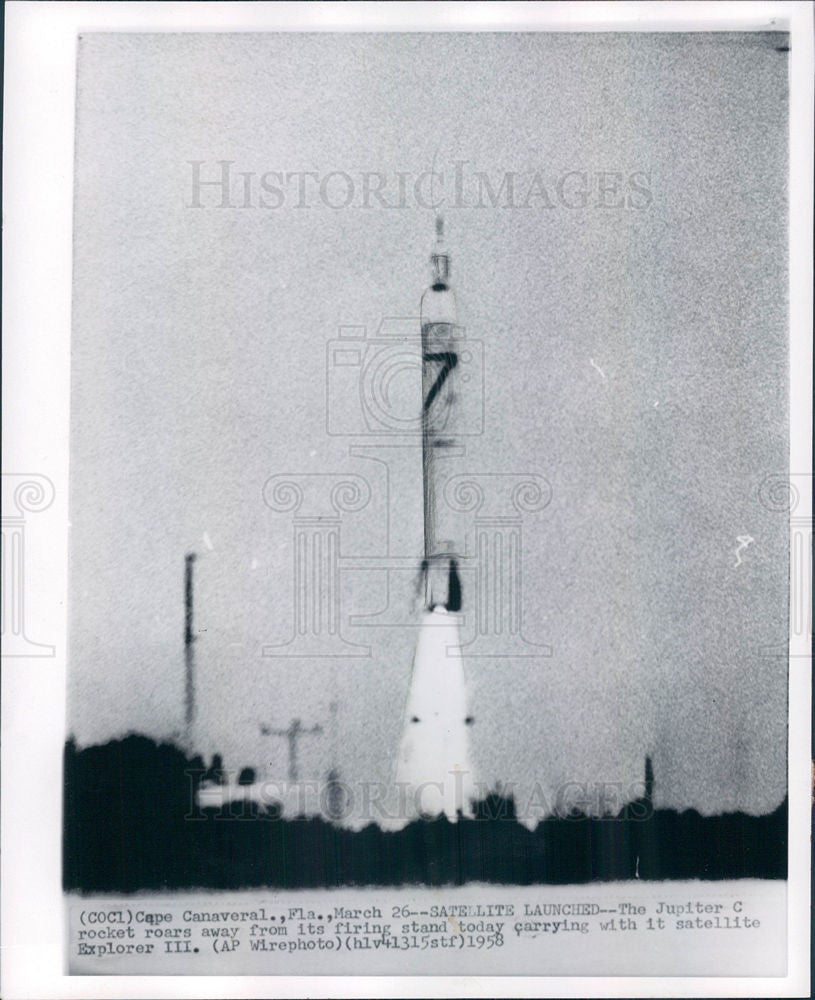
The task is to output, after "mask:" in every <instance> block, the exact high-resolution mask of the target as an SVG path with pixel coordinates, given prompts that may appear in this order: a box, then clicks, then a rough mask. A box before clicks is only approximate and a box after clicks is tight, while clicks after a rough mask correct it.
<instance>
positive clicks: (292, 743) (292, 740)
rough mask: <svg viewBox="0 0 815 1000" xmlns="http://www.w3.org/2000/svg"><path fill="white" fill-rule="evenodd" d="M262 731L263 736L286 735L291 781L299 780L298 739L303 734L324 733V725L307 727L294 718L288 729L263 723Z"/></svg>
mask: <svg viewBox="0 0 815 1000" xmlns="http://www.w3.org/2000/svg"><path fill="white" fill-rule="evenodd" d="M260 731H261V734H262V735H263V736H285V738H286V740H287V741H288V744H289V781H297V779H298V770H297V741H298V740H299V739H300V737H301V736H315V735H317V734H318V733H322V731H323V727H322V726H319V725H315V726H312V727H311V728H310V729H306V727H305V726H303V724H302V722H301V720H300V719H292V720H291V723H290V725H289V727H288V729H271V728H270V727H269V726H263V725H262V726H261V727H260Z"/></svg>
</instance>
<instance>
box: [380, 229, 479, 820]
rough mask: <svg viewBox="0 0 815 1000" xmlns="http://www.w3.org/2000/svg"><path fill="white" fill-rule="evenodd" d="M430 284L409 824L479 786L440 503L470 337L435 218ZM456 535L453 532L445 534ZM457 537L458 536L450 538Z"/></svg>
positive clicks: (401, 767) (404, 785)
mask: <svg viewBox="0 0 815 1000" xmlns="http://www.w3.org/2000/svg"><path fill="white" fill-rule="evenodd" d="M430 261H431V266H432V279H431V283H430V285H429V287H428V288H427V289H426V291H425V293H424V295H423V296H422V301H421V338H422V341H421V342H422V421H421V426H422V473H423V487H424V489H423V494H424V557H423V560H422V566H421V572H422V583H423V592H424V610H423V613H422V619H421V623H420V626H419V633H418V641H417V644H416V650H415V653H414V658H413V671H412V675H411V682H410V689H409V693H408V698H407V704H406V707H405V714H404V722H403V726H402V737H401V741H400V745H399V752H398V757H397V762H396V782H397V784H398V785H399V786H400V787H401V789H402V790H403V792H404V793H406V794H404V795H403V801H405V802H406V805H407V811H408V813H409V815H407V816H404V817H401V818H402V819H410V818H411V817H412V816H415V815H418V814H424V815H438V814H440V813H444V814H445V815H446V816H447V817H448V818H449V819H451V820H455V819H456V818H457V816H458V815H459V814H462V815H471V807H470V804H471V801H472V799H473V798H474V797H475V796H474V793H473V789H474V780H473V769H472V766H471V764H470V752H469V743H470V739H469V735H470V727H471V725H472V723H473V721H474V720H473V719H472V717H471V716H470V715H469V713H468V707H467V689H466V681H465V675H464V666H463V661H462V658H461V636H460V624H461V618H462V614H461V613H462V607H463V603H464V598H465V596H466V595H465V594H463V593H462V581H461V577H460V575H459V567H460V565H461V559H462V557H463V554H464V543H463V539H462V538H460V537H459V538H456V537H453V538H450V537H447V538H443V537H442V536H441V535H442V533H441V530H440V502H441V500H442V498H443V487H444V482H445V480H446V479H447V477H448V476H449V474H450V460H451V459H452V458H453V457H454V456H457V455H460V454H462V452H463V449H462V448H461V445H460V440H459V438H460V434H461V431H462V426H461V420H462V412H461V405H460V402H461V390H462V388H463V387H464V380H463V379H462V376H461V368H460V364H459V359H460V354H461V348H462V336H463V331H462V329H461V327H460V326H459V324H458V319H457V312H456V300H455V295H454V293H453V289H452V287H451V285H450V255H449V253H448V251H447V248H446V243H445V240H444V226H443V222H442V220H441V219H440V218H439V219H437V220H436V244H435V247H434V249H433V252H432V254H431V258H430ZM448 534H449V533H448ZM456 534H457V532H456V531H453V535H456Z"/></svg>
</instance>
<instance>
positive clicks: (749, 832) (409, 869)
mask: <svg viewBox="0 0 815 1000" xmlns="http://www.w3.org/2000/svg"><path fill="white" fill-rule="evenodd" d="M647 768H650V762H649V763H648V765H647ZM220 770H221V762H220V759H215V760H213V763H212V765H211V766H210V767H209V768H207V767H206V766H205V764H204V762H203V761H202V760H201V758H200V757H193V758H188V757H187V756H186V755H185V754H184V753H183V752H182V751H181V750H179V749H178V748H177V747H175V746H172V745H170V744H156V743H154V742H153V741H152V740H149V739H147V738H145V737H143V736H136V735H131V736H128V737H126V738H125V739H123V740H114V741H111V742H110V743H106V744H104V745H102V746H91V747H87V748H85V749H84V750H77V748H76V746H75V744H74V743H73V741H69V742H68V743H67V744H66V747H65V799H64V853H63V881H64V885H65V888H66V889H69V890H79V891H81V892H87V893H90V892H134V891H136V890H139V889H161V888H166V889H181V888H193V887H195V888H211V889H238V888H250V887H255V888H259V887H264V886H269V887H279V888H304V887H320V886H337V885H383V886H385V885H401V884H409V883H413V884H419V883H420V884H429V885H446V884H462V883H465V882H470V881H480V882H493V883H506V884H512V885H528V884H534V883H552V884H569V883H584V882H593V881H609V880H618V879H633V878H640V879H659V880H661V879H691V878H698V879H724V878H785V877H786V873H787V803H786V800H785V801H784V802H783V803H782V804H781V805H780V806H779V807H778V809H776V810H775V812H773V813H770V814H768V815H765V816H748V815H746V814H744V813H727V814H723V815H720V816H701V815H700V814H699V813H697V812H695V811H694V810H687V811H685V812H681V813H679V812H675V811H673V810H656V811H654V810H653V809H652V808H651V801H650V799H651V790H652V787H653V774H651V773H650V770H648V769H647V771H646V783H645V788H646V790H645V793H644V796H643V798H641V799H639V800H636V801H635V802H631V803H629V804H628V805H627V806H625V807H624V808H623V809H622V810H620V812H619V813H617V814H616V815H614V816H609V817H604V818H592V817H588V816H585V815H583V814H580V813H573V814H571V815H570V816H568V817H549V818H547V819H545V820H543V821H542V822H541V823H539V824H538V826H537V827H536V829H534V830H529V829H527V827H525V826H524V825H522V824H521V823H519V822H518V821H517V818H516V816H515V806H514V802H513V801H512V799H511V798H503V797H501V796H500V795H497V794H495V795H489V796H487V797H486V798H485V799H484V800H483V801H482V802H479V803H476V807H475V818H473V819H469V818H459V821H458V822H457V823H450V822H449V821H448V820H447V819H446V818H445V817H439V818H436V819H423V820H416V821H414V822H412V823H410V824H408V826H406V827H405V828H404V829H402V830H398V831H385V830H382V829H381V828H380V827H378V826H377V825H376V824H373V823H371V824H369V825H368V826H367V827H365V828H364V829H362V830H358V831H352V830H348V829H344V828H342V827H340V826H337V825H335V824H334V823H332V822H330V821H329V820H326V819H323V818H320V817H312V818H304V817H294V818H285V817H282V816H281V815H280V810H279V809H275V808H271V809H267V810H262V809H259V808H258V807H257V805H255V804H254V803H252V802H238V803H235V804H234V806H233V807H232V809H233V813H232V818H234V819H238V820H243V821H235V822H230V821H229V816H228V815H227V814H225V813H224V811H223V810H216V809H198V808H195V807H194V806H193V803H194V802H195V791H196V788H197V785H198V783H199V782H200V781H201V780H203V779H204V778H205V777H206V778H207V779H209V780H217V779H218V777H219V774H220ZM250 777H251V778H253V777H254V775H250V774H249V771H248V769H246V770H245V772H244V773H243V774H242V782H243V784H247V783H249V784H251V781H249V779H250ZM247 820H251V822H247Z"/></svg>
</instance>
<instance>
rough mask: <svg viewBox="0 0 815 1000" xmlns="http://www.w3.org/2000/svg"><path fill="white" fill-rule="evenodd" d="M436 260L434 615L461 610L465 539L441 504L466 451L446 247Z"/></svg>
mask: <svg viewBox="0 0 815 1000" xmlns="http://www.w3.org/2000/svg"><path fill="white" fill-rule="evenodd" d="M440 242H441V240H440V239H439V243H440ZM431 261H432V264H433V283H432V284H431V285H430V287H429V288H428V289H427V290H426V291H425V293H424V295H423V296H422V305H421V328H422V457H423V479H424V548H425V553H424V554H425V560H424V571H425V603H426V606H427V608H428V609H429V610H431V611H432V610H433V608H434V607H444V608H446V609H448V610H450V611H458V610H460V607H461V584H460V579H459V577H458V565H459V559H460V558H461V556H462V555H463V550H464V546H463V540H459V539H456V538H450V537H441V533H440V510H441V508H440V504H441V503H442V500H443V490H444V482H445V480H446V479H447V478H448V477H449V476H450V475H451V473H452V470H453V467H452V464H451V463H452V462H453V461H454V459H455V458H456V457H457V456H458V455H460V454H461V453H462V448H461V440H460V437H461V426H460V422H461V416H462V414H461V406H460V391H461V388H462V385H463V382H462V372H461V364H460V361H461V349H462V330H461V328H460V326H459V325H458V316H457V310H456V300H455V295H454V294H453V290H452V288H451V287H450V284H449V257H448V255H447V252H446V251H445V250H444V249H443V247H442V246H441V245H437V248H436V253H434V254H433V256H432V257H431Z"/></svg>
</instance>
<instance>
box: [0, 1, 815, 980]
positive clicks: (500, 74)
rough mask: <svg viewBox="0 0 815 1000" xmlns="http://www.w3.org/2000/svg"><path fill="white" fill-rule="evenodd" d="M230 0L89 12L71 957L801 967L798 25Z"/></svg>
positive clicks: (80, 77)
mask: <svg viewBox="0 0 815 1000" xmlns="http://www.w3.org/2000/svg"><path fill="white" fill-rule="evenodd" d="M23 6H24V5H23ZM69 6H70V5H69ZM80 6H82V5H80ZM90 6H91V7H92V6H94V5H90ZM99 6H100V7H106V6H112V7H115V6H117V5H104V4H102V5H99ZM123 6H125V7H128V6H130V5H127V4H126V5H123ZM147 6H150V5H147ZM168 6H170V7H172V6H174V5H168ZM176 6H182V7H184V6H186V7H189V8H196V7H200V6H206V5H197V4H189V5H176ZM213 6H215V7H220V8H226V10H225V13H224V15H223V27H222V29H219V30H196V29H195V28H194V27H190V28H185V29H183V30H182V29H176V30H173V29H166V28H165V29H162V30H148V29H144V30H143V29H140V28H139V27H138V26H137V25H135V26H134V25H129V24H128V25H126V26H123V27H122V28H121V30H117V29H116V28H115V27H108V28H104V27H102V28H99V29H97V28H94V26H93V18H92V17H88V18H87V19H86V20H87V23H88V27H87V29H86V28H85V27H84V26H82V25H80V27H79V29H78V30H77V31H76V32H75V50H74V51H75V64H74V65H75V76H74V92H73V94H72V101H73V102H74V108H75V120H74V122H73V135H72V150H71V157H72V169H73V174H72V178H71V199H72V209H71V211H72V223H71V277H70V331H69V333H68V332H67V331H66V333H65V336H66V338H67V337H69V345H70V346H69V348H67V351H68V352H69V359H70V360H69V365H70V373H69V386H70V388H69V409H70V414H69V416H66V421H65V425H64V435H65V441H64V447H65V449H66V454H67V479H66V480H65V482H64V484H61V485H57V486H55V482H56V480H55V478H54V477H53V476H50V475H49V474H48V473H47V467H46V466H45V465H40V466H38V465H37V463H36V462H35V461H32V462H31V463H30V465H29V467H30V469H31V470H32V471H31V472H25V470H24V469H23V471H22V473H21V472H19V470H18V469H16V468H14V469H9V470H8V473H9V474H6V470H5V469H4V476H3V486H4V514H3V517H4V521H3V525H4V530H3V544H4V553H5V555H4V561H3V574H4V577H3V579H4V590H6V591H7V594H9V593H10V594H11V595H12V597H14V595H15V594H18V593H19V594H20V595H22V594H23V593H24V592H25V590H26V587H25V586H24V578H23V574H24V573H25V572H28V569H27V565H28V563H30V562H31V558H32V556H30V555H29V556H28V557H26V555H25V551H24V549H23V535H24V532H23V529H24V527H25V530H26V532H27V535H26V541H27V542H28V541H29V537H28V536H32V541H31V545H30V546H29V547H30V548H31V549H32V551H33V552H34V557H36V551H35V548H34V547H36V545H37V541H36V537H34V536H36V532H37V524H38V522H37V518H38V517H42V516H44V515H42V514H40V513H38V511H42V510H45V509H46V508H47V507H48V506H49V505H50V504H51V500H52V494H54V495H59V496H60V500H59V503H60V504H61V503H63V502H64V504H65V510H66V512H67V525H66V529H67V531H66V539H67V540H66V541H65V543H64V544H65V548H66V558H67V577H66V581H67V582H66V600H65V605H64V607H63V608H62V609H61V612H62V613H64V615H65V621H66V623H67V624H66V631H65V644H64V645H65V648H64V650H63V649H62V648H61V647H59V648H58V651H57V652H56V653H55V652H54V650H55V648H57V647H58V644H57V643H56V642H54V643H53V644H52V640H51V638H50V637H49V633H48V630H47V628H46V629H44V630H43V628H40V627H39V626H38V625H37V624H36V623H35V624H34V625H32V624H31V623H30V621H29V620H28V619H27V618H26V615H25V614H24V610H25V609H24V605H23V603H22V596H21V597H20V599H19V600H16V601H12V603H11V604H9V606H8V607H7V606H6V605H7V603H8V602H7V601H4V605H3V610H4V629H3V641H4V647H5V649H4V663H5V662H11V660H10V659H9V661H6V656H10V657H12V658H14V664H15V665H16V664H17V663H20V664H22V663H23V662H25V661H27V658H30V660H31V662H33V663H35V665H36V664H45V663H46V661H47V659H48V658H49V657H55V656H64V661H65V685H64V687H65V699H66V700H65V711H64V716H63V718H64V723H63V731H62V736H61V737H60V745H61V755H60V756H61V760H60V789H59V794H60V796H61V821H60V822H61V830H60V833H59V837H60V854H61V876H60V882H61V891H62V893H63V896H62V899H63V907H64V913H65V918H64V919H65V928H64V957H63V970H62V971H63V973H64V975H65V976H66V977H70V978H73V979H74V980H75V981H76V982H80V981H83V980H82V979H81V977H106V976H110V977H117V978H118V979H120V980H121V981H122V982H125V981H126V977H129V976H139V977H145V976H147V977H152V976H156V977H159V976H162V977H163V976H169V977H186V976H213V977H241V976H263V977H266V976H269V977H274V976H321V977H328V978H326V979H324V980H323V989H324V990H328V989H333V988H334V987H332V986H330V983H331V982H332V981H334V980H333V979H332V977H342V976H398V977H423V976H446V977H459V976H476V977H477V976H506V977H518V976H528V977H569V976H596V977H615V976H617V977H767V978H771V977H784V976H787V975H788V972H789V945H790V937H789V934H790V932H791V928H790V926H789V922H788V916H787V914H788V891H789V888H790V884H791V883H790V878H791V876H790V795H791V790H790V778H789V775H790V773H791V772H790V753H791V749H790V737H789V733H790V712H791V711H793V710H794V707H795V705H796V704H800V707H802V708H803V707H804V706H803V702H801V701H800V699H799V698H798V696H797V695H795V694H794V693H793V689H792V688H791V684H792V683H793V682H795V678H796V677H797V676H798V674H796V673H795V672H796V671H798V672H801V674H802V677H803V674H806V673H807V672H808V669H809V668H808V659H807V657H808V656H809V651H810V643H811V600H810V595H811V517H810V510H811V506H810V494H811V488H812V480H811V475H810V472H811V469H809V468H807V467H805V466H801V465H793V464H792V460H791V449H792V453H794V449H795V445H794V442H793V440H792V438H793V437H794V436H795V435H796V434H799V433H800V432H801V429H802V427H803V422H799V423H798V426H797V429H796V420H795V419H794V412H793V411H794V410H795V408H796V407H797V406H798V403H797V402H796V400H799V397H800V387H799V388H798V389H794V388H793V389H791V385H792V383H793V381H794V380H795V378H796V372H795V370H794V369H795V364H794V362H793V356H794V349H793V344H792V340H791V330H792V328H793V320H792V313H793V305H794V303H793V300H792V297H791V291H790V289H791V287H794V284H793V285H792V286H791V272H792V269H793V268H794V267H795V266H797V265H795V263H794V261H793V260H792V259H791V251H790V246H791V240H790V232H791V229H790V227H791V192H790V170H791V145H790V143H791V138H790V137H791V133H792V131H793V128H794V122H793V121H792V117H791V112H790V89H791V88H790V81H791V76H790V60H791V53H792V51H793V45H792V44H791V42H792V40H793V36H792V35H791V33H790V26H789V21H788V20H787V21H785V20H784V18H783V17H778V18H777V19H775V20H772V19H770V20H769V21H767V22H766V23H761V24H760V25H753V26H752V27H746V26H738V27H732V28H728V27H723V28H721V27H717V28H715V29H714V28H711V29H709V30H703V29H701V28H699V27H698V26H697V27H691V28H688V29H686V30H682V28H681V27H680V28H678V29H677V30H660V29H659V28H658V27H654V28H653V29H650V30H643V27H642V26H640V28H639V30H624V29H623V28H618V29H617V30H614V29H613V26H612V28H611V30H597V29H590V28H588V27H587V28H585V29H581V26H580V24H577V23H576V24H575V25H574V26H573V27H571V28H570V29H569V30H564V29H563V27H560V28H558V29H557V30H546V26H545V24H544V25H542V26H541V27H540V28H538V29H536V30H532V29H531V28H529V27H526V28H524V27H518V28H513V27H511V26H510V27H506V26H501V25H500V23H498V22H500V11H496V10H495V8H500V7H501V6H502V5H501V4H496V5H486V6H487V7H489V8H490V12H491V13H493V14H494V17H495V18H496V27H495V29H494V30H488V29H484V28H481V27H479V28H478V30H469V29H468V28H467V27H466V26H464V25H461V26H458V27H450V26H449V25H448V26H445V27H442V26H441V25H439V27H438V29H437V30H434V29H433V27H432V24H429V25H428V26H427V27H426V28H423V29H421V30H410V29H408V28H402V27H399V28H394V29H393V30H387V29H384V30H367V29H366V28H365V27H364V26H360V25H359V24H357V25H356V26H353V25H352V26H351V27H350V28H346V29H344V30H324V29H322V28H317V27H315V28H314V29H310V28H309V26H308V24H307V23H305V24H304V23H299V24H298V26H297V28H296V30H295V29H293V28H292V29H291V30H272V29H268V30H267V29H261V28H252V29H251V30H249V29H243V30H238V28H237V27H235V28H234V30H233V28H232V27H231V25H230V21H231V20H234V18H231V17H230V14H231V13H232V12H230V10H229V8H230V7H232V8H233V10H234V9H235V8H240V7H241V6H242V5H240V4H237V5H230V4H223V5H217V4H216V5H213ZM258 6H260V7H263V6H264V5H258ZM295 6H298V7H300V8H301V9H302V8H316V7H321V6H323V5H320V4H303V5H295ZM327 6H331V5H327ZM349 6H350V7H355V6H361V7H363V8H365V7H378V8H383V7H387V6H388V5H387V4H378V5H366V4H363V5H354V4H351V5H349ZM395 6H399V5H395ZM423 6H424V5H417V7H423ZM475 6H476V5H471V4H451V5H446V4H442V5H440V7H445V8H474V7H475ZM508 6H515V5H508ZM522 6H525V7H528V8H538V9H539V8H546V7H547V5H546V4H529V5H522ZM552 6H557V5H552ZM567 6H569V7H572V8H574V9H575V11H576V12H577V11H578V9H579V8H582V10H580V13H583V14H585V13H586V11H585V8H586V7H587V6H589V7H590V6H591V5H581V4H574V5H567ZM639 6H641V7H642V8H643V9H645V8H647V9H649V12H651V13H653V8H656V7H659V6H660V5H658V4H657V5H654V4H642V5H639ZM703 6H704V5H703ZM710 6H716V5H710ZM719 6H720V7H726V6H727V5H719ZM758 6H760V5H758ZM770 6H773V7H774V8H776V9H780V11H779V12H780V13H783V12H784V10H785V9H786V10H787V12H791V10H792V8H794V7H796V6H797V7H799V8H800V7H801V6H806V5H794V4H792V5H784V4H781V5H779V4H775V5H770ZM234 12H235V13H237V11H234ZM453 13H455V12H453ZM527 13H528V14H531V13H532V11H531V10H530V11H528V12H527ZM543 13H546V11H545V10H544V11H543ZM809 16H810V17H811V11H810V13H809ZM809 131H810V132H811V128H810V129H809ZM808 141H809V142H811V137H810V139H809V140H808ZM808 224H811V220H810V221H809V223H808ZM810 263H811V262H810ZM810 293H811V289H810ZM43 294H46V293H45V292H43ZM805 319H806V317H805ZM807 322H809V323H811V316H810V317H809V319H808V320H807ZM66 343H67V341H66ZM799 356H800V355H799ZM804 356H805V355H804ZM791 371H792V381H791ZM797 375H798V377H799V378H801V379H803V380H805V381H806V380H810V381H809V385H810V386H811V372H810V371H804V370H799V371H798V373H797ZM66 384H67V383H66ZM795 393H798V396H795V395H794V394H795ZM807 405H809V404H807ZM798 412H803V411H798ZM803 429H804V431H805V432H806V433H808V425H807V428H803ZM40 468H42V470H43V471H42V472H38V471H37V470H38V469H40ZM23 473H24V474H23ZM45 516H47V515H45ZM7 520H8V524H7ZM27 579H29V577H26V580H27ZM34 601H35V599H34V598H32V599H31V600H29V601H28V604H27V605H26V607H29V606H31V605H32V602H34ZM29 618H30V615H29ZM804 682H805V683H806V684H807V685H808V681H806V679H805V678H804ZM795 690H796V691H799V690H800V688H796V689H795ZM807 690H808V688H807ZM12 752H13V751H12ZM799 791H800V793H801V794H802V795H803V796H804V798H805V795H806V793H805V790H804V789H803V788H801V789H800V790H799ZM88 981H89V982H90V980H88ZM115 981H116V980H115V979H112V980H111V982H113V983H114V987H112V988H115ZM512 981H513V980H512V978H509V979H508V980H507V985H506V987H505V989H512V988H513V987H512ZM763 981H765V982H766V978H765V979H764V980H763ZM142 982H143V983H144V982H149V980H142ZM223 982H227V979H226V978H224V979H223ZM334 982H335V986H336V988H337V989H338V992H336V993H331V994H329V993H324V994H323V993H321V994H320V995H337V996H339V995H348V994H344V993H342V991H341V986H340V985H339V984H340V983H341V980H336V981H334ZM410 982H411V980H410V979H405V980H402V984H403V988H404V989H406V990H407V991H408V992H407V993H402V994H401V995H413V994H411V992H410V991H411V989H412V987H411V985H410ZM147 988H148V991H149V986H148V987H147ZM214 988H215V989H217V984H216V986H215V987H214ZM271 988H272V989H273V987H271ZM665 989H666V992H664V993H662V994H657V993H656V992H654V993H651V994H650V995H665V996H668V995H671V993H670V989H671V987H670V986H668V987H665ZM108 995H111V994H108ZM117 995H118V994H117ZM122 995H124V994H122ZM142 995H148V994H144V993H142ZM149 995H152V994H149ZM161 995H167V996H169V995H173V994H171V993H162V994H161ZM178 995H180V994H178ZM207 995H209V994H207ZM212 995H217V994H216V993H213V994H212ZM221 995H224V994H221ZM229 995H232V994H231V993H230V994H229ZM235 995H238V994H235ZM247 995H248V994H247ZM255 995H270V996H271V995H273V994H272V993H268V994H260V993H259V994H255ZM287 995H292V994H287ZM311 995H316V994H311ZM436 995H438V994H436ZM456 995H464V994H462V993H457V994H456ZM468 995H472V994H468ZM496 995H497V994H496ZM535 995H541V994H535ZM581 995H603V994H602V993H596V994H589V993H584V994H581ZM631 995H635V994H634V993H632V994H631ZM707 995H715V994H713V993H708V994H707ZM722 995H723V994H722ZM733 995H735V994H733ZM755 995H758V994H755ZM761 995H772V994H771V993H769V992H767V993H762V994H761ZM787 995H791V994H789V993H788V994H787Z"/></svg>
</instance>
